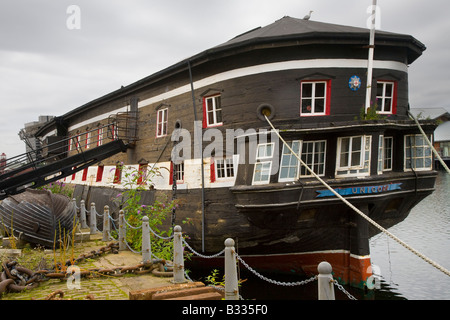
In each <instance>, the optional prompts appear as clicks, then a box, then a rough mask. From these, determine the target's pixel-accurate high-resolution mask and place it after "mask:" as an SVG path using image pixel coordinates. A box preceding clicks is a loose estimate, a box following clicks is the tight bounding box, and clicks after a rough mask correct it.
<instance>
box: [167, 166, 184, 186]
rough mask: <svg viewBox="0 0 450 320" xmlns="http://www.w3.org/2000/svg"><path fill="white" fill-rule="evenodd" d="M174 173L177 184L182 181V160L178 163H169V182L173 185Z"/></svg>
mask: <svg viewBox="0 0 450 320" xmlns="http://www.w3.org/2000/svg"><path fill="white" fill-rule="evenodd" d="M174 175H175V179H176V182H177V184H178V183H183V182H184V162H181V163H179V164H174V163H173V162H171V163H170V177H169V184H171V185H173V178H174Z"/></svg>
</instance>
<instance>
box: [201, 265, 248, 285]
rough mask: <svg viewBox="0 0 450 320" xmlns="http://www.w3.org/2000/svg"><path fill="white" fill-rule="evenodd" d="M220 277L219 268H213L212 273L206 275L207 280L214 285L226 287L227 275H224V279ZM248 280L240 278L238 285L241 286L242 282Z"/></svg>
mask: <svg viewBox="0 0 450 320" xmlns="http://www.w3.org/2000/svg"><path fill="white" fill-rule="evenodd" d="M219 278H220V272H219V270H217V269H213V270H212V271H211V274H210V275H208V276H206V278H205V282H208V283H210V284H211V285H213V286H222V287H225V275H223V276H222V280H219ZM245 281H247V279H239V280H238V286H239V287H240V286H241V285H242V283H244V282H245Z"/></svg>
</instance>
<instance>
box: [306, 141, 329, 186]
mask: <svg viewBox="0 0 450 320" xmlns="http://www.w3.org/2000/svg"><path fill="white" fill-rule="evenodd" d="M326 145H327V144H326V141H325V140H321V141H303V143H302V158H301V159H302V161H303V162H304V163H305V164H306V165H307V166H308V167H309V168H310V169H311V170H312V171H314V173H315V174H317V175H319V176H323V175H325V154H326ZM300 176H301V177H309V176H312V174H311V173H310V172H309V171H308V170H307V169H306V168H305V167H304V166H300Z"/></svg>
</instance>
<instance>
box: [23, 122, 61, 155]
mask: <svg viewBox="0 0 450 320" xmlns="http://www.w3.org/2000/svg"><path fill="white" fill-rule="evenodd" d="M53 118H54V116H39V119H38V121H33V122H28V123H25V127H24V128H23V129H21V130H20V132H19V136H20V139H21V140H23V141H24V142H25V148H26V149H25V151H26V152H31V151H33V150H36V149H39V148H41V142H40V140H39V139H36V137H35V133H36V132H37V131H38V130H39V129H40V128H41V127H42V126H43V125H44V124H46V123H47V122H48V121H50V120H52V119H53ZM31 157H32V158H33V160H35V159H34V157H35V155H34V154H31Z"/></svg>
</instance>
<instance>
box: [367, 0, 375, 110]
mask: <svg viewBox="0 0 450 320" xmlns="http://www.w3.org/2000/svg"><path fill="white" fill-rule="evenodd" d="M376 11H377V0H373V4H372V16H371V18H372V22H371V26H370V36H369V57H368V62H367V87H366V105H365V108H366V113H367V109H369V108H370V99H371V97H372V74H373V54H374V49H375V18H376Z"/></svg>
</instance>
